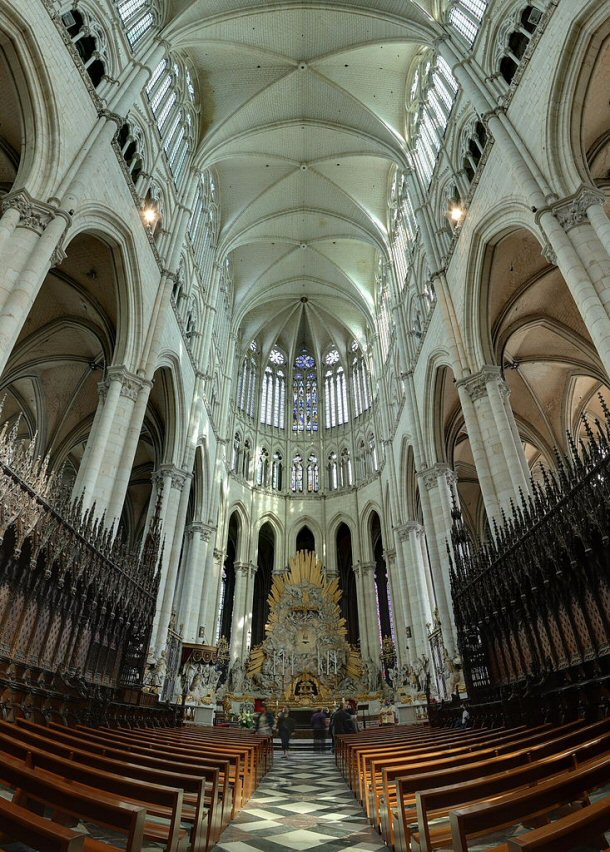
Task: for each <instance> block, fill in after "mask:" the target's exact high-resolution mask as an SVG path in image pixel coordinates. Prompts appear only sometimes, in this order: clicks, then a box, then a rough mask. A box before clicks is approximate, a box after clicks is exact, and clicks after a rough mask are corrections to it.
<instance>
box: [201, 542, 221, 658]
mask: <svg viewBox="0 0 610 852" xmlns="http://www.w3.org/2000/svg"><path fill="white" fill-rule="evenodd" d="M224 558H225V556H224V553H223V552H222V551H221V550H216V548H211V547H210V548H208V554H207V559H206V565H205V584H204V586H203V589H202V592H201V600H200V604H199V624H200V625H201V626H202V627H204V628H205V635H206V638H207V641H208V643H213V642H214V641H215V640H216V634H217V632H218V631H219V629H220V628H219V625H218V624H217V620H218V618H219V610H220V599H221V596H222V574H223V562H224Z"/></svg>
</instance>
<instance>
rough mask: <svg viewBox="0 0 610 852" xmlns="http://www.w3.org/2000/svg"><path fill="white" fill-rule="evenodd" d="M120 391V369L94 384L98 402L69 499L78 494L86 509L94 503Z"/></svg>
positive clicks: (121, 373) (114, 369)
mask: <svg viewBox="0 0 610 852" xmlns="http://www.w3.org/2000/svg"><path fill="white" fill-rule="evenodd" d="M122 388H123V372H122V368H121V367H115V368H112V367H110V368H108V371H107V373H106V378H105V380H104V381H103V382H100V383H99V384H98V394H99V401H98V406H97V410H96V413H95V418H94V420H93V427H92V429H91V432H90V433H89V438H88V440H87V446H86V447H85V452H84V455H83V458H82V461H81V464H80V467H79V469H78V474H77V476H76V481H75V483H74V491H73V495H74V497H75V498H78V497H80V495H81V494H82V495H83V504H84V506H86V507H89V506H91V504H92V503H93V502H94V500H95V483H96V481H97V478H98V476H99V473H100V468H101V466H102V461H103V458H104V452H105V450H106V445H107V443H108V440H109V437H110V432H111V430H112V428H113V423H114V418H115V416H116V412H117V408H118V405H119V399H120V397H121V391H122Z"/></svg>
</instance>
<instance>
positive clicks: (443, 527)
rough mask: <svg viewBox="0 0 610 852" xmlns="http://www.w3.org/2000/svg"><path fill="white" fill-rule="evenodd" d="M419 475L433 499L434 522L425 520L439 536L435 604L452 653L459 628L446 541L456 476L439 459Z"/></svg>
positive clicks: (434, 569)
mask: <svg viewBox="0 0 610 852" xmlns="http://www.w3.org/2000/svg"><path fill="white" fill-rule="evenodd" d="M418 476H419V477H421V480H420V481H421V482H422V484H423V487H424V488H425V489H426V491H427V494H428V498H429V500H430V508H431V516H432V518H431V520H432V522H431V523H426V530H427V532H428V535H429V537H430V536H432V535H434V538H435V539H436V554H437V561H435V562H434V561H433V562H432V564H431V568H432V579H433V582H434V592H435V597H436V605H437V607H438V611H439V618H440V620H441V623H442V625H443V638H444V640H445V645H446V646H447V649H448V650H449V651H450V652H451V653H453V652H454V650H455V635H456V631H455V623H454V618H453V606H452V603H451V585H450V574H449V558H448V555H447V541H450V540H451V523H452V519H451V509H452V495H453V489H454V487H455V484H456V482H457V477H456V475H455V472H454V471H453V470H451V468H450V467H449V465H447V464H443V463H440V462H439V463H437V464H435V465H433V466H432V467H429V468H427V469H426V470H423V471H420V473H419V474H418ZM420 490H421V489H420ZM449 646H451V647H449Z"/></svg>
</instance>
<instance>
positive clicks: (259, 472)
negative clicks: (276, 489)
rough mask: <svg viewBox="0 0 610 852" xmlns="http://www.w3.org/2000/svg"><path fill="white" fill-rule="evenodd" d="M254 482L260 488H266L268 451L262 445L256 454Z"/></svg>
mask: <svg viewBox="0 0 610 852" xmlns="http://www.w3.org/2000/svg"><path fill="white" fill-rule="evenodd" d="M256 484H257V485H258V486H259V487H260V488H267V487H268V485H269V451H268V450H266V449H265V447H262V449H261V451H260V453H259V455H258V464H257V466H256Z"/></svg>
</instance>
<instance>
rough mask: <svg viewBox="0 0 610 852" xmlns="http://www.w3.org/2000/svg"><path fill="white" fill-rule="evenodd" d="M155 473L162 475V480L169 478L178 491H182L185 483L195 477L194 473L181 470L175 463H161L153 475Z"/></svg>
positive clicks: (171, 485) (172, 486)
mask: <svg viewBox="0 0 610 852" xmlns="http://www.w3.org/2000/svg"><path fill="white" fill-rule="evenodd" d="M155 475H157V476H160V477H161V478H162V480H165V479H169V481H170V487H171V488H175V489H177V490H178V491H182V489H183V488H184V483H185V482H186V481H187V480H190V479H192V478H193V474H192V473H190V472H189V471H186V470H181V469H180V468H179V467H176V465H175V464H162V465H159V469H158V470H156V471H154V473H153V477H154V476H155Z"/></svg>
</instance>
